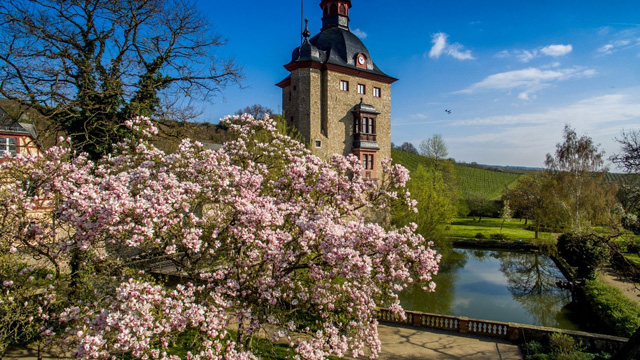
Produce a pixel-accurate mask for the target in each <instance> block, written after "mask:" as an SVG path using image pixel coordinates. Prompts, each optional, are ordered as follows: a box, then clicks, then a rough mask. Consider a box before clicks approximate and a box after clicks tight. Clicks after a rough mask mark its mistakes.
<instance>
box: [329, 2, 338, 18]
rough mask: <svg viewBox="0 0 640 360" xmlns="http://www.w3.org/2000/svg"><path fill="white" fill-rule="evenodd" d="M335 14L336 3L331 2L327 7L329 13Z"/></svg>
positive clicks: (336, 10)
mask: <svg viewBox="0 0 640 360" xmlns="http://www.w3.org/2000/svg"><path fill="white" fill-rule="evenodd" d="M337 14H338V5H336V4H335V3H333V4H331V7H329V15H337Z"/></svg>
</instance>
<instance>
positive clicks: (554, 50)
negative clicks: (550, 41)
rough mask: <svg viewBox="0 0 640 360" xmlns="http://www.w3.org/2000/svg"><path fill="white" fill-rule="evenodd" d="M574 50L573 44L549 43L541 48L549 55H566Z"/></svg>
mask: <svg viewBox="0 0 640 360" xmlns="http://www.w3.org/2000/svg"><path fill="white" fill-rule="evenodd" d="M572 51H573V45H549V46H545V47H543V48H542V49H540V52H542V53H543V54H545V55H547V56H552V57H558V56H564V55H567V54H568V53H570V52H572Z"/></svg>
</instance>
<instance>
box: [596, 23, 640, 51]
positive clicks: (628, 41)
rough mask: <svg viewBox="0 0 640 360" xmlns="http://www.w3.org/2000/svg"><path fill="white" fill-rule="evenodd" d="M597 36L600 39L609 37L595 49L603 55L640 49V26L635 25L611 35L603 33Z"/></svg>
mask: <svg viewBox="0 0 640 360" xmlns="http://www.w3.org/2000/svg"><path fill="white" fill-rule="evenodd" d="M628 25H634V24H628ZM599 35H600V36H602V37H605V36H608V37H609V40H608V41H607V42H606V43H605V44H604V45H602V46H601V47H599V48H598V49H597V51H598V52H599V53H601V54H603V55H610V54H613V53H615V52H618V51H623V50H627V49H634V48H638V47H640V26H638V25H637V24H636V25H634V28H631V29H626V30H622V31H619V32H616V33H611V32H610V31H609V32H604V33H603V32H599Z"/></svg>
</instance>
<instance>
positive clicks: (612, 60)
mask: <svg viewBox="0 0 640 360" xmlns="http://www.w3.org/2000/svg"><path fill="white" fill-rule="evenodd" d="M319 3H320V0H305V4H304V12H305V17H307V18H309V21H310V22H309V26H310V30H311V32H312V33H313V34H314V35H315V34H316V33H318V31H319V30H320V27H321V20H320V19H321V16H322V13H321V10H320V7H319V6H318V5H319ZM352 4H353V8H352V9H351V13H350V15H351V23H350V25H351V30H352V31H353V32H354V33H356V34H357V35H358V36H359V37H360V38H361V39H362V40H363V41H364V43H365V44H366V45H367V47H368V49H369V51H370V53H371V56H372V58H373V61H374V62H375V63H376V64H377V65H378V66H379V67H380V68H381V69H382V70H383V71H384V72H386V73H387V74H389V75H390V76H393V77H396V78H398V79H399V81H398V82H396V83H395V84H394V85H393V86H392V114H391V119H392V120H391V126H392V127H391V129H392V141H393V142H394V143H396V144H400V143H403V142H405V141H409V142H412V143H413V144H414V145H415V146H416V147H417V146H418V145H419V143H420V141H421V140H423V139H426V138H428V137H430V136H432V135H433V134H442V136H443V137H444V139H445V142H446V143H447V145H448V147H449V156H451V157H453V158H455V159H456V160H457V161H466V162H472V161H475V162H478V163H484V164H495V165H520V166H542V165H543V162H544V158H545V154H546V153H549V152H553V151H554V150H555V144H556V143H558V142H560V141H561V140H562V129H563V127H564V125H565V124H570V125H571V126H572V127H574V128H575V129H576V130H577V132H578V133H579V134H586V135H589V136H591V137H592V138H593V139H594V141H595V142H596V143H599V144H601V148H602V149H604V150H605V151H606V154H607V156H609V155H612V154H614V153H615V152H617V151H618V150H619V146H618V144H617V143H616V142H615V140H614V138H615V137H616V136H619V135H620V133H621V131H622V130H623V129H626V130H632V129H640V4H639V3H638V0H609V1H590V0H569V1H566V0H556V1H547V0H536V1H513V0H509V1H477V0H473V1H471V0H468V1H462V0H446V1H445V0H441V1H424V0H420V1H418V0H402V1H382V0H367V1H365V0H352ZM198 7H199V8H201V9H202V11H203V14H205V16H207V17H208V18H209V19H210V21H211V23H212V24H213V27H214V31H215V32H217V33H219V34H221V35H222V36H223V37H224V38H226V39H227V44H226V45H225V46H224V47H223V48H220V49H219V55H220V56H222V57H233V58H234V59H235V61H236V62H237V63H238V65H241V66H242V67H243V73H244V75H245V80H244V81H243V82H242V87H241V88H240V87H232V88H228V89H226V90H225V91H224V92H223V94H221V95H220V96H218V97H216V98H214V99H213V101H212V102H211V103H210V104H206V105H203V106H202V109H201V110H202V111H203V115H202V116H201V120H203V121H212V122H217V120H218V119H219V118H221V117H223V116H225V115H227V114H232V113H234V112H235V111H236V110H238V109H239V108H242V107H244V106H247V105H252V104H255V103H257V104H262V105H266V106H269V107H271V108H273V109H274V110H280V107H281V105H280V104H281V99H280V98H281V93H280V89H279V88H277V87H276V86H275V85H274V84H275V83H277V82H279V81H280V80H282V79H283V78H284V77H286V76H287V71H286V70H285V69H284V68H283V65H284V64H286V63H287V62H289V60H290V56H291V52H292V50H293V49H294V48H295V47H296V46H298V44H299V42H300V1H299V0H291V1H289V0H275V1H233V2H226V1H225V2H223V1H214V0H211V1H205V0H200V1H199V2H198ZM445 110H451V114H447V113H446V112H445Z"/></svg>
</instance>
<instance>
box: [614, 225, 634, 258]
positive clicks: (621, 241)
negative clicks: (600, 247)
mask: <svg viewBox="0 0 640 360" xmlns="http://www.w3.org/2000/svg"><path fill="white" fill-rule="evenodd" d="M614 241H615V242H616V244H618V246H620V251H621V252H622V255H624V257H625V258H627V259H628V260H630V261H631V262H633V263H635V264H636V265H638V266H640V254H639V251H631V250H634V249H632V248H631V246H630V245H635V247H636V248H638V247H640V235H635V234H633V233H632V232H630V231H629V232H627V233H625V234H624V235H622V236H620V237H618V238H616V239H615V240H614Z"/></svg>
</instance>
